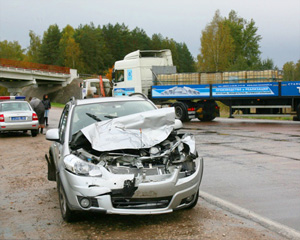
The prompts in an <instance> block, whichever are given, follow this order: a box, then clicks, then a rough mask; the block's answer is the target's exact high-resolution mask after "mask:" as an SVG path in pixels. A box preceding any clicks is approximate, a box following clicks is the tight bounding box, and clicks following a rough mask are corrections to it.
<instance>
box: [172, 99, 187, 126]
mask: <svg viewBox="0 0 300 240" xmlns="http://www.w3.org/2000/svg"><path fill="white" fill-rule="evenodd" d="M173 107H174V108H175V116H176V118H177V119H179V120H181V121H182V122H186V121H188V118H189V117H188V112H187V109H186V106H185V104H184V103H182V102H176V103H174V105H173Z"/></svg>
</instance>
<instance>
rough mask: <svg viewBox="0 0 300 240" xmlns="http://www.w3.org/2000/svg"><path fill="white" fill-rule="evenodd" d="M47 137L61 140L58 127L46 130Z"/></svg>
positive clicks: (56, 140) (52, 139)
mask: <svg viewBox="0 0 300 240" xmlns="http://www.w3.org/2000/svg"><path fill="white" fill-rule="evenodd" d="M46 139H47V140H49V141H54V142H59V130H58V128H54V129H49V130H48V131H47V132H46Z"/></svg>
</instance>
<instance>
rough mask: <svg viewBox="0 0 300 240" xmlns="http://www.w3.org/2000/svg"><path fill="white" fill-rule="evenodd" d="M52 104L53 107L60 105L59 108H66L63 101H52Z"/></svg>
mask: <svg viewBox="0 0 300 240" xmlns="http://www.w3.org/2000/svg"><path fill="white" fill-rule="evenodd" d="M51 106H52V107H58V108H64V107H65V104H62V103H55V102H54V103H53V102H52V103H51Z"/></svg>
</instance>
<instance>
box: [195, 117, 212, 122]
mask: <svg viewBox="0 0 300 240" xmlns="http://www.w3.org/2000/svg"><path fill="white" fill-rule="evenodd" d="M198 119H199V120H200V121H201V122H210V121H212V120H214V119H215V117H214V116H213V115H204V116H203V117H202V118H200V117H198Z"/></svg>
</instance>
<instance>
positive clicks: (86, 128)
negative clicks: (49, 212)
mask: <svg viewBox="0 0 300 240" xmlns="http://www.w3.org/2000/svg"><path fill="white" fill-rule="evenodd" d="M181 126H182V124H181V122H180V121H179V120H175V112H174V108H161V109H157V108H156V106H155V105H154V104H153V103H152V102H151V101H150V100H148V99H145V98H142V97H139V96H131V97H130V96H129V97H114V98H97V99H85V100H73V101H70V102H68V103H67V104H66V106H65V108H64V110H63V113H62V115H61V119H60V122H59V126H58V128H57V129H50V130H48V131H47V133H46V139H47V140H50V141H54V143H53V144H52V146H51V147H50V150H49V155H46V159H47V162H48V179H49V180H50V181H56V182H57V189H58V194H59V202H60V208H61V213H62V217H63V219H64V220H66V221H71V220H72V219H73V218H74V213H75V212H76V211H97V212H103V213H107V214H162V213H168V212H172V211H174V210H177V209H182V208H192V207H194V206H195V205H196V203H197V201H198V191H199V185H200V182H201V178H202V174H203V160H202V158H200V157H198V154H197V151H196V148H195V140H194V137H193V136H192V135H191V134H186V133H185V134H183V133H178V132H177V130H178V128H180V127H181Z"/></svg>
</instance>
